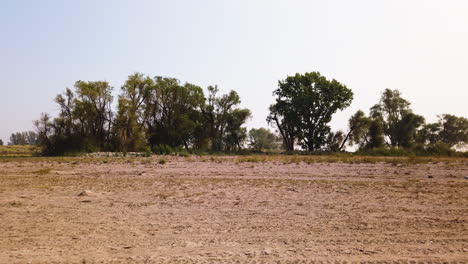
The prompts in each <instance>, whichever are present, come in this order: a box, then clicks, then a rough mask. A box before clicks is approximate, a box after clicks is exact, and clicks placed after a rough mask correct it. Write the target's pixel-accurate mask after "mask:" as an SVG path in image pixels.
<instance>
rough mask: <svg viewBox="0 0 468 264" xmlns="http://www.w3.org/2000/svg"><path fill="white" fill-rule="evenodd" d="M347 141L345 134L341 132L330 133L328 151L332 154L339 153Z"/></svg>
mask: <svg viewBox="0 0 468 264" xmlns="http://www.w3.org/2000/svg"><path fill="white" fill-rule="evenodd" d="M344 140H345V133H344V132H343V131H341V130H338V131H336V132H330V133H329V134H328V137H327V144H326V150H327V151H331V152H339V151H341V148H342V146H343V141H344Z"/></svg>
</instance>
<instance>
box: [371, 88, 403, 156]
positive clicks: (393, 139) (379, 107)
mask: <svg viewBox="0 0 468 264" xmlns="http://www.w3.org/2000/svg"><path fill="white" fill-rule="evenodd" d="M409 106H410V102H408V101H407V100H405V99H403V98H402V97H401V93H400V91H398V90H391V89H385V90H384V91H383V93H382V96H381V97H380V101H379V103H378V104H376V105H374V106H372V107H371V118H372V119H379V120H381V123H382V125H383V130H384V134H385V135H386V136H387V138H388V139H389V142H388V143H387V144H388V145H390V146H392V147H397V146H401V142H400V141H399V134H401V133H400V132H399V129H400V127H401V126H400V125H401V122H402V120H403V118H404V117H405V115H407V114H409V113H411V112H412V111H411V109H410V108H409Z"/></svg>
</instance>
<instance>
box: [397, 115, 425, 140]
mask: <svg viewBox="0 0 468 264" xmlns="http://www.w3.org/2000/svg"><path fill="white" fill-rule="evenodd" d="M424 122H425V121H424V117H422V116H420V115H416V114H413V113H407V114H405V115H404V116H403V118H402V120H400V121H399V122H398V123H397V124H396V132H397V134H396V140H397V142H398V146H401V147H404V148H410V147H412V146H413V145H414V143H415V142H416V140H417V134H418V128H420V127H421V126H422V125H424Z"/></svg>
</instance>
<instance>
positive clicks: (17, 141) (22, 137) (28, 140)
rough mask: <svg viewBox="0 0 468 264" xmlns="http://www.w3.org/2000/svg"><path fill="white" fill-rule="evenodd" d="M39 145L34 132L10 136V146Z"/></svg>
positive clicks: (17, 133)
mask: <svg viewBox="0 0 468 264" xmlns="http://www.w3.org/2000/svg"><path fill="white" fill-rule="evenodd" d="M35 144H37V134H36V133H34V132H33V131H25V132H16V133H12V134H11V135H10V142H9V143H8V145H35Z"/></svg>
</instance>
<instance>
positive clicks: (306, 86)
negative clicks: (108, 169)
mask: <svg viewBox="0 0 468 264" xmlns="http://www.w3.org/2000/svg"><path fill="white" fill-rule="evenodd" d="M112 90H113V88H112V87H111V86H110V85H109V83H108V82H105V81H90V82H85V81H77V82H76V83H75V85H74V89H73V90H72V89H69V88H67V89H66V90H65V92H64V93H62V94H59V95H57V96H56V98H55V102H56V103H57V105H58V106H59V113H58V116H57V117H55V118H52V117H51V116H50V115H49V114H46V113H43V114H41V116H40V118H39V119H38V120H36V121H34V124H35V127H36V132H31V133H33V134H34V138H33V137H32V134H30V132H23V133H15V134H14V135H12V138H10V141H11V143H13V144H17V143H19V144H22V143H27V144H32V143H37V144H39V145H41V146H42V148H43V150H44V154H45V155H63V154H67V153H72V152H94V151H118V152H124V153H126V152H148V153H149V152H153V153H161V154H163V153H170V152H174V151H176V152H177V151H187V152H196V151H212V152H231V151H239V150H241V149H245V148H248V149H250V150H253V151H264V150H268V149H278V150H279V149H282V150H285V151H287V152H292V151H297V150H298V149H299V148H300V149H302V150H304V151H307V152H317V151H329V152H339V151H344V150H345V149H346V146H353V145H355V146H357V148H358V150H359V151H369V150H375V149H379V150H382V149H395V148H399V149H405V150H408V151H427V150H430V149H431V148H434V147H437V148H441V147H443V148H445V149H450V148H453V147H454V146H461V145H463V144H467V143H468V120H467V119H466V118H464V117H457V116H454V115H450V114H444V115H441V116H440V117H439V121H438V122H436V123H426V122H425V119H424V118H423V117H422V116H420V115H417V114H415V113H414V112H413V111H412V109H411V108H410V103H409V102H408V101H407V100H405V99H404V98H402V96H401V93H400V92H399V91H398V90H391V89H386V90H384V91H383V93H382V95H381V98H380V100H379V102H377V103H376V104H375V105H374V106H373V107H371V108H370V110H369V114H368V115H366V114H365V113H364V112H363V111H361V110H359V111H357V112H356V113H355V114H354V115H352V116H351V118H350V119H349V122H348V131H346V132H345V131H332V130H331V128H330V126H329V123H330V121H331V119H332V116H333V115H334V114H335V113H336V112H337V111H339V110H343V109H345V108H347V107H348V106H349V105H350V104H351V102H352V100H353V91H352V90H351V89H349V88H347V87H346V85H344V84H342V83H340V82H338V81H337V80H335V79H332V80H329V79H327V78H326V77H324V76H322V75H321V74H320V73H319V72H310V73H305V74H296V75H293V76H288V77H286V79H284V80H280V81H279V82H278V87H277V88H276V89H275V90H274V91H273V95H274V96H275V103H274V104H272V105H271V106H270V113H269V115H268V116H267V119H266V120H267V122H268V124H269V125H271V126H273V127H275V130H276V133H273V132H271V131H270V130H269V129H266V128H259V129H251V130H250V131H247V129H246V128H245V123H246V121H247V120H248V119H249V118H250V117H251V111H250V110H249V109H245V108H241V107H239V105H240V103H241V99H240V97H239V95H238V93H237V92H236V91H229V92H228V93H226V94H221V93H220V91H219V89H218V87H217V86H209V87H207V89H206V91H204V90H203V89H202V88H201V87H200V86H197V85H194V84H191V83H181V82H180V81H179V80H177V79H175V78H169V77H161V76H156V77H154V78H152V77H149V76H146V75H143V74H141V73H135V74H132V75H130V76H128V79H127V80H126V81H125V83H124V84H123V85H122V87H121V89H120V93H119V95H118V98H117V108H116V109H115V110H113V109H112V103H113V101H114V98H113V96H112Z"/></svg>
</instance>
